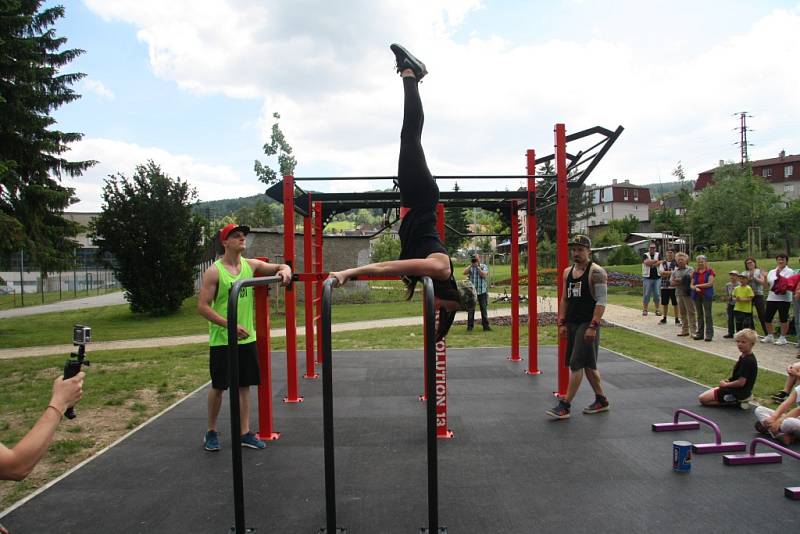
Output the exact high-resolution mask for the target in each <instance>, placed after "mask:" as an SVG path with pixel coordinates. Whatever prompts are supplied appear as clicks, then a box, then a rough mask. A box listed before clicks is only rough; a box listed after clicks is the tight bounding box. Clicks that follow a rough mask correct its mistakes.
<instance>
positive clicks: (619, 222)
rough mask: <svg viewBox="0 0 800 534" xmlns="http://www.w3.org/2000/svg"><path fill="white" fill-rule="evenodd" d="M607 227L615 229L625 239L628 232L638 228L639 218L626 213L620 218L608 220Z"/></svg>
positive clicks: (630, 232)
mask: <svg viewBox="0 0 800 534" xmlns="http://www.w3.org/2000/svg"><path fill="white" fill-rule="evenodd" d="M608 228H609V229H610V230H614V231H616V232H617V233H619V234H620V235H622V236H623V239H625V238H626V237H628V234H632V233H634V232H635V231H637V230H638V229H639V219H637V218H636V216H635V215H626V216H625V217H623V218H622V219H614V220H612V221H611V222H609V223H608Z"/></svg>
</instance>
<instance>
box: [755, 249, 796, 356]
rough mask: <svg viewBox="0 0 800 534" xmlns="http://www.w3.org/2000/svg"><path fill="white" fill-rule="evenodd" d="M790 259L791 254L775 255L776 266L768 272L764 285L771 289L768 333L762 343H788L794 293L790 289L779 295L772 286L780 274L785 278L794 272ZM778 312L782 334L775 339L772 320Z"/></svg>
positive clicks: (768, 302)
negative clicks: (787, 337) (787, 335)
mask: <svg viewBox="0 0 800 534" xmlns="http://www.w3.org/2000/svg"><path fill="white" fill-rule="evenodd" d="M788 261H789V256H787V255H786V254H778V255H777V256H776V257H775V263H776V265H775V268H774V269H772V270H770V271H769V272H768V273H767V279H766V283H765V284H764V286H765V287H766V288H768V289H769V294H768V295H767V309H766V314H765V320H766V322H767V335H766V336H765V337H763V338H761V342H762V343H774V344H776V345H786V343H787V341H786V332H788V331H789V307H790V306H791V305H792V297H793V294H792V293H791V292H789V291H786V292H785V293H783V294H781V295H779V294H777V293H775V292H774V291H772V286H773V284H774V283H775V280H777V278H778V274H780V275H781V276H782V277H784V278H788V277H789V276H792V275H793V274H794V271H793V270H792V269H790V268H789V267H787V266H786V264H787V263H788ZM776 313H777V314H778V319H779V320H780V322H781V329H780V336H779V337H778V339H775V335H774V334H775V326H774V325H773V324H772V320H773V319H774V318H775V314H776Z"/></svg>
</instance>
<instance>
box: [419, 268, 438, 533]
mask: <svg viewBox="0 0 800 534" xmlns="http://www.w3.org/2000/svg"><path fill="white" fill-rule="evenodd" d="M422 287H423V292H424V293H423V313H424V317H425V355H426V357H425V365H426V369H427V377H426V379H427V380H426V384H427V388H426V389H427V390H428V391H429V392H430V394H429V395H428V404H427V412H428V427H427V439H428V532H431V533H434V532H439V463H438V462H439V459H438V451H437V449H436V446H437V441H436V395H434V394H433V392H434V391H435V388H436V377H435V374H436V369H435V367H434V362H435V361H436V317H435V313H436V310H435V307H434V299H433V281H432V280H431V279H430V278H429V277H427V276H425V277H423V279H422Z"/></svg>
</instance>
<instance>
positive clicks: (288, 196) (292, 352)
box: [283, 176, 303, 402]
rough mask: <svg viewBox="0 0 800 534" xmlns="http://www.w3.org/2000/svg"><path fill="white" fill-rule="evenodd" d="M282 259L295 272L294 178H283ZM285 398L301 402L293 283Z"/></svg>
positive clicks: (289, 297)
mask: <svg viewBox="0 0 800 534" xmlns="http://www.w3.org/2000/svg"><path fill="white" fill-rule="evenodd" d="M283 258H284V261H285V262H286V265H288V266H289V267H291V269H292V271H294V270H295V263H294V176H284V177H283ZM284 295H285V298H286V397H284V399H283V402H303V397H300V396H299V395H298V384H297V326H296V325H297V319H296V317H295V314H296V313H297V300H296V295H295V292H294V283H292V284H289V285H288V286H286V292H285V294H284Z"/></svg>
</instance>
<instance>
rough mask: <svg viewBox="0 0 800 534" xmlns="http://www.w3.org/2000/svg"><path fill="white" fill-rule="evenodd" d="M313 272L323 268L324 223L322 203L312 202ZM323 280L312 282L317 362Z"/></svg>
mask: <svg viewBox="0 0 800 534" xmlns="http://www.w3.org/2000/svg"><path fill="white" fill-rule="evenodd" d="M313 210H314V272H317V273H321V272H322V269H323V252H324V251H323V248H322V237H323V235H322V231H323V229H324V228H325V225H324V224H323V222H322V204H321V203H319V202H314V207H313ZM323 282H324V280H317V282H316V283H315V284H314V288H315V293H314V302H315V303H316V313H315V317H314V318H315V320H316V322H317V364H321V363H322V284H323Z"/></svg>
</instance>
